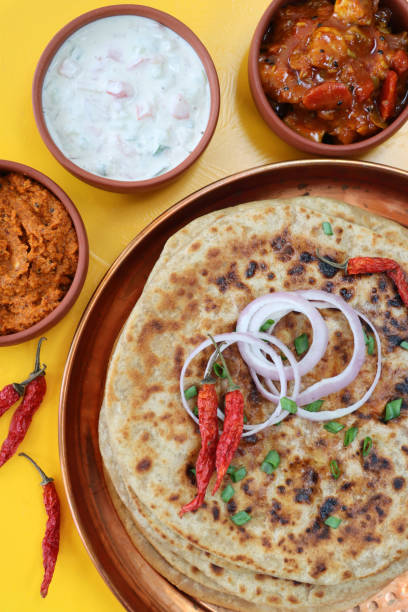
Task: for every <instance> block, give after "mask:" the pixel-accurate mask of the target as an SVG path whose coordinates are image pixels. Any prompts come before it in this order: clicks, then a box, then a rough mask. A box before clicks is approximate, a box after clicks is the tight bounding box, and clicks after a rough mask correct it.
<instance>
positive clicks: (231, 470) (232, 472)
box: [227, 465, 237, 476]
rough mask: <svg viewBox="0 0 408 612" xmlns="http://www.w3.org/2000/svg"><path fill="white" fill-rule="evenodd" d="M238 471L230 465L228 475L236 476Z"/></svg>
mask: <svg viewBox="0 0 408 612" xmlns="http://www.w3.org/2000/svg"><path fill="white" fill-rule="evenodd" d="M236 471H237V468H236V467H234V466H233V465H230V466H228V469H227V474H229V475H230V476H231V474H235V472H236Z"/></svg>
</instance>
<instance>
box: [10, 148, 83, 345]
mask: <svg viewBox="0 0 408 612" xmlns="http://www.w3.org/2000/svg"><path fill="white" fill-rule="evenodd" d="M8 172H17V173H19V174H23V175H24V176H28V177H29V178H30V179H33V180H35V181H37V183H39V184H40V185H42V186H43V187H46V188H47V189H48V191H50V192H51V193H52V194H53V195H54V196H55V197H56V198H57V199H58V200H59V201H60V202H61V204H62V205H63V206H65V208H66V210H67V211H68V214H69V216H70V217H71V220H72V223H73V225H74V228H75V231H76V234H77V238H78V265H77V269H76V272H75V276H74V279H73V281H72V284H71V286H70V288H69V289H68V291H67V293H66V294H65V296H64V297H63V299H62V300H61V302H60V303H59V304H58V306H57V307H56V308H55V309H54V310H53V311H52V312H50V314H48V315H47V316H46V317H44V319H41V321H38V323H35V324H34V325H32V326H31V327H27V329H24V330H23V331H20V332H17V333H15V334H7V335H5V336H0V347H1V346H10V345H12V344H19V343H20V342H25V341H26V340H31V338H35V337H36V336H40V335H41V334H43V333H44V332H45V331H46V330H47V329H49V328H50V327H52V326H53V325H55V324H56V323H58V321H60V320H61V319H62V317H64V316H65V315H66V313H67V312H68V310H69V309H70V308H71V306H72V305H73V304H74V302H75V300H76V299H77V297H78V295H79V294H80V292H81V289H82V286H83V284H84V282H85V277H86V273H87V271H88V260H89V248H88V238H87V235H86V231H85V227H84V224H83V222H82V219H81V217H80V215H79V212H78V211H77V209H76V207H75V205H74V204H73V202H72V201H71V200H70V199H69V197H68V196H67V194H66V193H65V191H63V190H62V189H61V188H60V187H58V185H56V184H55V183H54V181H52V180H51V179H50V178H48V176H45V174H42V173H41V172H38V170H34V168H30V166H24V165H23V164H19V163H17V162H12V161H6V160H4V159H3V160H0V174H7V173H8Z"/></svg>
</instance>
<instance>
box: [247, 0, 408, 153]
mask: <svg viewBox="0 0 408 612" xmlns="http://www.w3.org/2000/svg"><path fill="white" fill-rule="evenodd" d="M390 19H391V12H390V10H389V9H388V8H378V0H336V2H335V3H334V4H333V3H331V2H330V1H329V0H308V1H307V2H302V3H300V4H289V5H287V6H284V7H283V8H282V9H281V10H280V11H279V13H278V15H277V17H276V19H275V20H274V21H273V23H272V24H271V25H270V27H269V29H268V31H267V32H266V34H265V37H264V40H263V44H262V47H261V53H260V58H259V70H260V77H261V81H262V85H263V88H264V90H265V92H266V94H267V96H268V98H269V100H270V103H271V105H272V107H273V108H274V110H275V111H276V112H277V113H278V115H279V116H280V117H281V118H282V119H283V120H284V121H285V123H286V124H287V125H288V126H289V127H291V128H292V129H293V130H295V131H296V132H298V133H299V134H301V135H302V136H305V137H307V138H309V139H311V140H314V141H316V142H326V143H330V144H350V143H352V142H354V141H358V140H362V139H364V138H367V137H369V136H372V135H373V134H375V133H376V132H378V131H380V130H381V129H384V128H385V127H387V125H388V124H389V123H390V122H391V121H392V120H393V119H394V118H395V117H396V116H397V115H398V114H399V113H400V112H401V110H402V108H403V107H404V105H405V103H406V101H407V97H408V96H407V80H408V53H407V47H408V33H407V32H402V33H400V34H392V33H391V29H390V26H389V23H390Z"/></svg>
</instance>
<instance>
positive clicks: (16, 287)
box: [0, 160, 89, 346]
mask: <svg viewBox="0 0 408 612" xmlns="http://www.w3.org/2000/svg"><path fill="white" fill-rule="evenodd" d="M0 217H1V223H0V346H9V345H12V344H18V343H20V342H24V341H25V340H29V339H31V338H34V337H35V336H38V335H40V334H42V333H44V331H45V330H47V329H49V328H50V327H52V326H53V325H55V324H56V323H57V322H58V321H59V320H60V319H61V318H62V317H63V316H64V315H65V314H66V313H67V311H68V310H69V309H70V308H71V306H72V305H73V303H74V302H75V300H76V299H77V297H78V295H79V293H80V291H81V289H82V286H83V284H84V281H85V277H86V273H87V269H88V258H89V250H88V240H87V235H86V231H85V227H84V224H83V222H82V220H81V217H80V215H79V212H78V210H77V209H76V207H75V206H74V204H73V202H72V201H71V200H70V198H69V197H68V196H67V194H66V193H65V192H64V191H63V190H62V189H61V188H60V187H58V185H56V184H55V183H54V182H53V181H52V180H51V179H49V178H48V177H47V176H45V175H44V174H42V173H41V172H38V171H37V170H34V169H33V168H30V167H29V166H25V165H23V164H19V163H16V162H11V161H6V160H0Z"/></svg>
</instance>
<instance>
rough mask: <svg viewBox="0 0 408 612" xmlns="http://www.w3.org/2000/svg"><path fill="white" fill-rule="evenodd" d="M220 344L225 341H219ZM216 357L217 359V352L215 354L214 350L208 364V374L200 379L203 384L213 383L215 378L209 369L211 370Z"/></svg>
mask: <svg viewBox="0 0 408 612" xmlns="http://www.w3.org/2000/svg"><path fill="white" fill-rule="evenodd" d="M220 344H225V342H221V343H220ZM217 359H218V354H217V352H215V353H214V355H213V356H212V358H211V361H210V364H209V366H208V374H207V376H206V377H205V378H203V380H202V381H201V382H202V383H203V384H207V385H213V384H215V378H214V377H213V376H211V371H212V369H213V366H214V364H215V362H216V361H217Z"/></svg>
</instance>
